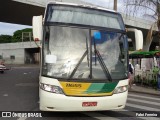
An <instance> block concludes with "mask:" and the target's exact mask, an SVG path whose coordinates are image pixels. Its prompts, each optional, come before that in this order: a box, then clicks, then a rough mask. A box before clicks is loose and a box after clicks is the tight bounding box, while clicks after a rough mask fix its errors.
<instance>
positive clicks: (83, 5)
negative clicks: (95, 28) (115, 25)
mask: <svg viewBox="0 0 160 120" xmlns="http://www.w3.org/2000/svg"><path fill="white" fill-rule="evenodd" d="M48 4H61V5H71V6H79V7H84V8H94V9H97V10H103V11H109V12H113V13H118V12H116V11H114V10H111V9H107V8H104V7H99V6H95V5H85V4H75V3H67V2H56V1H49V2H48V3H47V5H48Z"/></svg>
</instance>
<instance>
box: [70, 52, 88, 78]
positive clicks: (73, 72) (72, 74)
mask: <svg viewBox="0 0 160 120" xmlns="http://www.w3.org/2000/svg"><path fill="white" fill-rule="evenodd" d="M87 54H88V53H87V50H86V51H85V52H84V54H83V56H82V57H81V59H80V60H79V62H78V63H77V65H76V67H75V68H74V69H73V71H72V73H71V75H70V77H69V78H72V77H73V76H74V74H75V72H76V71H77V69H78V67H79V65H80V64H81V62H82V61H83V59H84V58H85V56H86V55H87Z"/></svg>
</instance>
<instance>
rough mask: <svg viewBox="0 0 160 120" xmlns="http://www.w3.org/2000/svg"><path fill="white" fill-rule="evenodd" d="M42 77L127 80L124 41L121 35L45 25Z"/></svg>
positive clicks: (103, 31)
mask: <svg viewBox="0 0 160 120" xmlns="http://www.w3.org/2000/svg"><path fill="white" fill-rule="evenodd" d="M44 31H45V32H44V42H43V44H44V45H43V57H42V58H43V60H42V63H43V68H42V74H43V75H45V76H48V77H53V78H61V79H86V80H88V79H92V80H94V79H95V80H104V79H105V80H108V81H112V80H120V79H124V78H127V74H126V73H127V40H126V36H125V35H124V34H122V33H117V32H113V31H106V30H98V29H97V30H95V29H94V30H92V29H89V28H80V27H71V26H65V27H64V26H45V28H44Z"/></svg>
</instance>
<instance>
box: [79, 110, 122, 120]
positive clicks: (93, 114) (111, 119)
mask: <svg viewBox="0 0 160 120" xmlns="http://www.w3.org/2000/svg"><path fill="white" fill-rule="evenodd" d="M82 114H85V115H87V116H89V117H92V118H96V119H98V120H106V119H108V120H120V119H118V118H115V117H109V116H107V115H104V114H100V113H97V112H82ZM97 116H100V117H97Z"/></svg>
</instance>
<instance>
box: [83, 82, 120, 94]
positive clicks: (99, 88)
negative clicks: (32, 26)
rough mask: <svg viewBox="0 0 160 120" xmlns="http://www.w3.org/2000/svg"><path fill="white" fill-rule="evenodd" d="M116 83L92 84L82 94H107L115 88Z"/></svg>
mask: <svg viewBox="0 0 160 120" xmlns="http://www.w3.org/2000/svg"><path fill="white" fill-rule="evenodd" d="M117 84H118V82H114V83H92V84H91V85H90V87H89V88H88V89H87V90H86V91H84V93H109V92H112V91H113V90H114V89H115V87H116V86H117Z"/></svg>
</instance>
